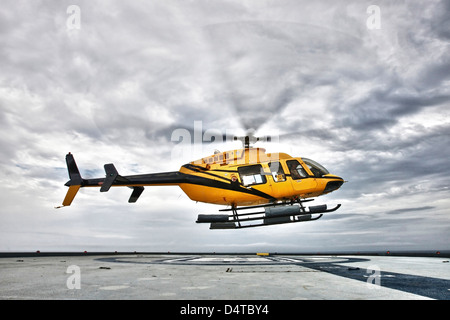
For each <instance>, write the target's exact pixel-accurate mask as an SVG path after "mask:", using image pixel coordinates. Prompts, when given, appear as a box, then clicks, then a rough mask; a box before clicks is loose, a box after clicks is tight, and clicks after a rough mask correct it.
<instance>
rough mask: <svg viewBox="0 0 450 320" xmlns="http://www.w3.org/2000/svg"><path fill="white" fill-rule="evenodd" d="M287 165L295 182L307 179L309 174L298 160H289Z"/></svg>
mask: <svg viewBox="0 0 450 320" xmlns="http://www.w3.org/2000/svg"><path fill="white" fill-rule="evenodd" d="M286 164H287V166H288V168H289V171H290V172H291V177H292V179H294V180H298V179H303V178H307V177H308V174H307V173H306V171H305V169H303V167H302V165H301V164H300V163H299V162H298V161H297V160H288V161H286Z"/></svg>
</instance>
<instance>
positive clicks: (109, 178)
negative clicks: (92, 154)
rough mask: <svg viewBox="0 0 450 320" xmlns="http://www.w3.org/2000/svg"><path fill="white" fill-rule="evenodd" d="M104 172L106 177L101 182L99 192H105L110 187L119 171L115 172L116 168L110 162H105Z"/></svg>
mask: <svg viewBox="0 0 450 320" xmlns="http://www.w3.org/2000/svg"><path fill="white" fill-rule="evenodd" d="M105 172H106V178H105V181H103V184H102V186H101V188H100V192H107V191H109V189H110V188H111V186H112V184H113V183H114V181H115V180H116V178H117V176H118V175H119V173H118V172H117V170H116V168H115V167H114V165H113V164H112V163H109V164H105Z"/></svg>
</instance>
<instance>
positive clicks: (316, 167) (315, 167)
mask: <svg viewBox="0 0 450 320" xmlns="http://www.w3.org/2000/svg"><path fill="white" fill-rule="evenodd" d="M302 160H303V162H304V163H305V164H306V165H307V166H308V168H309V170H311V172H312V173H313V175H314V177H318V178H320V177H323V176H324V175H326V174H329V172H328V170H327V169H325V167H324V166H322V165H321V164H319V163H317V162H315V161H314V160H311V159H307V158H302Z"/></svg>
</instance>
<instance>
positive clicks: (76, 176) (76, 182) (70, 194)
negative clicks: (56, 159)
mask: <svg viewBox="0 0 450 320" xmlns="http://www.w3.org/2000/svg"><path fill="white" fill-rule="evenodd" d="M66 163H67V171H69V178H70V180H69V181H68V182H67V183H66V184H65V185H66V186H68V187H69V190H68V191H67V194H66V197H65V198H64V201H63V203H62V206H59V207H56V208H62V207H65V206H70V204H71V203H72V201H73V199H74V198H75V196H76V195H77V192H78V190H80V188H81V187H82V185H83V179H82V178H81V174H80V171H79V170H78V167H77V164H76V162H75V159H74V157H73V155H72V154H71V153H70V152H69V153H68V154H67V155H66Z"/></svg>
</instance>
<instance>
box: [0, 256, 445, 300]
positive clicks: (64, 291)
mask: <svg viewBox="0 0 450 320" xmlns="http://www.w3.org/2000/svg"><path fill="white" fill-rule="evenodd" d="M0 299H14V300H16V299H89V300H91V299H111V300H112V299H120V300H124V299H151V300H161V299H171V300H180V299H183V300H184V299H187V300H197V299H198V300H295V299H302V300H304V299H315V300H317V299H318V300H323V299H325V300H334V299H340V300H354V299H358V300H359V299H368V300H375V299H397V300H398V299H400V300H404V299H438V300H449V299H450V263H449V258H445V257H393V256H313V255H311V256H304V255H274V256H272V255H271V256H257V255H202V254H198V255H197V254H193V255H173V254H168V255H162V254H135V255H131V254H130V255H120V254H116V255H99V256H95V255H79V256H76V255H72V256H36V257H32V256H29V257H6V258H1V259H0Z"/></svg>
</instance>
